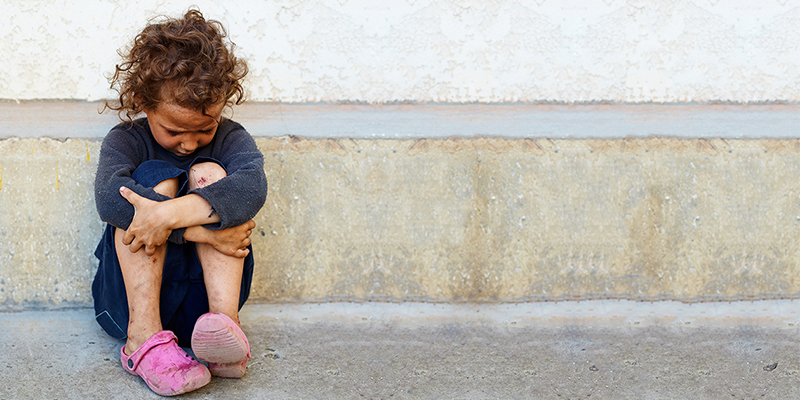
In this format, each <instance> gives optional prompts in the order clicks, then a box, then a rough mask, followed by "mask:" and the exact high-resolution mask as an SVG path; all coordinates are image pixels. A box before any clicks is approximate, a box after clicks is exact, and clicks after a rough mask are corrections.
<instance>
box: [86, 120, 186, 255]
mask: <svg viewBox="0 0 800 400" xmlns="http://www.w3.org/2000/svg"><path fill="white" fill-rule="evenodd" d="M123 126H124V125H120V126H117V127H116V128H114V129H112V130H111V132H109V133H108V135H106V137H105V139H104V140H103V144H102V146H101V147H100V159H99V161H98V164H97V175H96V176H95V180H94V199H95V204H96V205H97V213H98V214H100V219H102V220H103V221H104V222H106V223H109V224H111V225H112V226H114V227H117V228H121V229H128V227H129V226H130V224H131V221H133V215H134V213H135V212H136V210H135V209H134V207H133V205H131V203H128V201H127V200H125V198H124V197H122V195H120V194H119V188H120V187H121V186H125V187H127V188H129V189H131V190H132V191H134V192H136V193H137V194H138V195H140V196H142V197H145V198H148V199H150V200H154V201H165V200H169V197H167V196H164V195H161V194H158V193H156V192H155V191H153V189H152V188H147V187H144V186H142V185H139V184H137V183H136V182H135V181H134V180H133V178H131V174H132V173H133V171H134V170H136V167H137V166H138V165H139V164H141V163H142V162H143V161H144V160H142V154H143V153H144V144H143V143H142V142H141V141H140V140H139V137H138V135H137V133H135V132H133V131H132V130H131V131H129V130H126V129H124V128H123ZM169 240H170V241H171V242H176V243H181V242H182V241H183V229H181V230H175V231H173V232H172V235H171V236H170V238H169Z"/></svg>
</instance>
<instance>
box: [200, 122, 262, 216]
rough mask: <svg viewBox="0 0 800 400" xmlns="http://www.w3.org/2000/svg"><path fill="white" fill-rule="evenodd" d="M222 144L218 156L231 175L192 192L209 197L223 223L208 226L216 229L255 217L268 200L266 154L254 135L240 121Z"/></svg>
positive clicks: (212, 206)
mask: <svg viewBox="0 0 800 400" xmlns="http://www.w3.org/2000/svg"><path fill="white" fill-rule="evenodd" d="M219 145H220V150H219V154H218V156H217V157H216V158H217V159H218V160H219V161H220V162H221V163H222V164H223V166H224V167H225V169H226V170H227V172H228V176H227V177H225V178H222V179H220V180H219V181H217V182H215V183H212V184H211V185H208V186H206V187H203V188H198V189H195V190H192V191H190V192H189V193H196V194H198V195H200V196H201V197H203V198H204V199H206V201H208V203H209V204H210V205H211V208H212V209H213V210H214V212H216V213H217V215H219V218H220V222H219V223H215V224H208V225H204V226H205V227H206V228H208V229H212V230H218V229H226V228H231V227H234V226H239V225H241V224H243V223H245V222H247V221H249V220H251V219H253V217H255V216H256V214H257V213H258V211H259V210H260V209H261V207H263V206H264V202H265V201H266V200H267V177H266V174H264V156H263V155H262V154H261V151H260V150H259V149H258V146H256V142H255V140H253V138H252V137H251V136H250V134H249V133H247V131H245V130H244V128H242V127H241V126H239V125H238V124H236V128H234V129H233V130H232V131H231V132H230V133H228V135H226V136H225V137H224V138H223V142H222V143H221V144H219Z"/></svg>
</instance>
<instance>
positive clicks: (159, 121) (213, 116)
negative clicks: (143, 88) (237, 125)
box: [144, 102, 225, 156]
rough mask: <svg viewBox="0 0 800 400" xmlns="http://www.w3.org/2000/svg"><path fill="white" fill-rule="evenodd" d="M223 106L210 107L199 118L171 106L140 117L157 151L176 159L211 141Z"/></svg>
mask: <svg viewBox="0 0 800 400" xmlns="http://www.w3.org/2000/svg"><path fill="white" fill-rule="evenodd" d="M224 106H225V103H224V102H223V103H220V104H218V105H214V106H212V107H209V108H208V109H207V110H206V114H203V112H202V111H196V110H191V109H188V108H184V107H181V106H179V105H177V104H174V103H161V104H159V105H158V106H157V107H156V108H155V109H152V110H145V111H144V113H145V114H147V123H148V124H150V131H151V132H152V133H153V138H154V139H155V140H156V142H158V144H160V145H161V147H163V148H165V149H167V150H168V151H170V152H172V153H174V154H177V155H179V156H188V155H190V154H192V153H194V151H195V150H197V149H198V148H200V147H203V146H206V145H208V144H209V143H211V140H213V139H214V134H215V133H217V127H218V126H219V121H220V117H221V116H222V109H223V108H224Z"/></svg>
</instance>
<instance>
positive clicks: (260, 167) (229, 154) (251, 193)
mask: <svg viewBox="0 0 800 400" xmlns="http://www.w3.org/2000/svg"><path fill="white" fill-rule="evenodd" d="M197 157H211V158H214V159H216V160H219V161H220V162H221V163H222V165H223V167H225V170H226V171H227V172H228V176H227V177H225V178H223V179H221V180H219V181H217V182H215V183H213V184H211V185H208V186H206V187H203V188H198V189H194V190H192V191H190V192H189V193H195V194H198V195H200V196H201V197H203V198H204V199H205V200H206V201H208V203H209V204H210V205H211V208H212V209H213V210H214V211H215V212H216V213H217V215H219V218H220V222H219V223H216V224H209V225H204V226H205V227H207V228H209V229H225V228H230V227H234V226H238V225H241V224H243V223H245V222H247V221H248V220H250V219H252V218H253V217H255V215H256V214H257V213H258V211H259V210H260V209H261V207H262V206H263V205H264V202H265V201H266V198H267V178H266V175H265V174H264V157H263V155H262V154H261V151H259V150H258V147H257V146H256V143H255V141H254V140H253V138H252V137H251V136H250V134H249V133H247V131H246V130H245V129H244V128H243V127H242V126H241V125H239V124H238V123H236V122H234V121H231V120H228V119H223V120H222V123H221V124H220V125H219V127H218V128H217V131H216V133H215V134H214V139H213V140H212V141H211V143H209V144H208V145H207V146H205V147H201V148H198V149H197V150H196V151H195V152H194V153H192V154H191V155H189V156H186V157H180V156H178V155H176V154H173V153H171V152H169V151H167V150H165V149H164V148H163V147H161V146H160V145H159V144H158V142H156V141H155V139H153V135H152V134H151V133H150V125H149V124H148V123H147V119H146V118H141V119H137V120H135V121H133V122H132V123H131V122H124V123H121V124H119V125H117V126H116V127H114V128H113V129H112V130H111V131H110V132H109V133H108V135H106V137H105V139H104V140H103V145H102V147H101V148H100V160H99V163H98V165H97V176H96V177H95V182H94V193H95V203H96V204H97V212H98V213H99V214H100V218H101V219H102V220H103V221H104V222H107V223H109V224H111V225H112V226H115V227H117V228H122V229H128V226H130V224H131V221H133V215H134V212H135V209H134V207H133V205H131V204H130V203H128V201H127V200H125V198H123V197H122V195H120V194H119V188H120V187H121V186H125V187H127V188H129V189H131V190H133V191H134V192H136V193H137V194H139V195H140V196H142V197H146V198H148V199H150V200H155V201H164V200H168V199H169V198H168V197H166V196H163V195H160V194H158V193H156V192H155V191H153V189H152V188H146V187H144V186H141V185H138V184H136V182H135V181H134V180H133V179H132V178H131V174H132V173H133V171H134V170H135V169H136V168H137V167H138V166H139V164H141V163H143V162H145V161H148V160H165V161H168V162H170V163H172V164H173V165H175V166H177V167H179V168H181V169H185V168H187V167H188V166H189V165H190V164H191V163H192V161H193V160H194V159H195V158H197ZM184 230H185V229H178V230H175V231H173V233H172V235H171V236H170V239H169V240H170V241H171V242H175V243H183V242H184V240H183V232H184Z"/></svg>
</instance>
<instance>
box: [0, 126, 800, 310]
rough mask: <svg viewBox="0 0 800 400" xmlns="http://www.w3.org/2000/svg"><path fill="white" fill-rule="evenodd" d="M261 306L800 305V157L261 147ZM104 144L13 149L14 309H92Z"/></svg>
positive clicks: (388, 143)
mask: <svg viewBox="0 0 800 400" xmlns="http://www.w3.org/2000/svg"><path fill="white" fill-rule="evenodd" d="M257 142H258V145H259V146H260V148H261V149H262V151H263V152H264V154H265V157H266V165H265V170H266V172H267V176H268V178H269V181H270V194H269V197H268V199H267V203H266V205H265V207H264V209H263V210H262V212H261V213H260V214H259V215H258V217H257V220H256V223H257V224H258V229H257V231H256V232H255V233H254V248H255V255H256V258H257V260H258V262H257V269H256V274H255V282H254V285H253V291H252V296H253V298H254V299H255V300H256V301H270V302H287V301H324V300H331V299H337V300H344V299H346V300H368V299H369V300H392V301H404V300H430V301H496V300H502V301H523V300H558V299H576V298H580V299H591V298H624V299H642V300H659V299H677V300H681V301H699V300H734V299H766V298H775V297H782V298H797V297H799V296H800V289H799V288H800V266H799V265H798V261H797V260H798V259H800V257H799V256H800V254H799V253H800V234H798V228H800V185H798V183H797V177H798V176H800V141H798V140H795V139H785V140H774V139H742V140H733V139H730V140H725V139H699V140H698V139H659V138H650V139H615V140H597V139H574V140H566V139H559V140H550V139H541V138H539V139H514V140H507V139H500V138H492V139H484V138H460V139H459V138H453V139H442V140H426V139H420V140H383V139H381V140H352V139H328V140H325V139H320V140H305V139H302V138H298V137H280V138H259V139H257ZM98 150H99V141H98V140H83V139H81V140H73V139H68V140H64V141H59V140H52V139H38V138H36V139H19V138H11V139H4V140H0V304H2V305H1V306H0V308H4V309H14V308H24V307H30V306H33V305H37V304H41V305H45V306H64V305H70V304H74V303H77V304H82V305H85V304H89V303H90V293H89V288H90V282H91V278H92V276H93V270H94V268H95V265H96V262H95V260H94V258H93V256H92V251H93V249H94V246H95V244H96V241H97V240H98V238H99V236H100V233H101V231H102V225H101V223H100V222H99V220H98V217H97V215H96V213H95V211H94V204H93V199H92V194H91V193H92V192H91V187H92V182H93V174H94V170H95V162H96V160H97V153H98Z"/></svg>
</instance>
